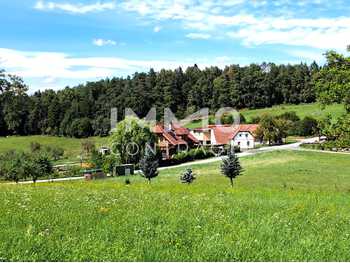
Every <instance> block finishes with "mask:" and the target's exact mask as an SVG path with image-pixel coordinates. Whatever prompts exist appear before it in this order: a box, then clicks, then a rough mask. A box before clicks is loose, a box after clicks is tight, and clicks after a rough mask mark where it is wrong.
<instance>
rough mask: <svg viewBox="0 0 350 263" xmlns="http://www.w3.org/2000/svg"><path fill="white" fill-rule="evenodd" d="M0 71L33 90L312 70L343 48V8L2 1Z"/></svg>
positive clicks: (206, 0) (342, 2)
mask: <svg viewBox="0 0 350 263" xmlns="http://www.w3.org/2000/svg"><path fill="white" fill-rule="evenodd" d="M0 22H1V25H2V26H1V31H0V68H4V69H6V71H7V72H10V73H15V74H18V75H20V76H22V77H23V78H24V79H25V81H26V82H27V83H28V84H29V86H30V90H31V91H34V90H37V89H42V90H43V89H47V88H52V89H56V90H57V89H60V88H63V87H65V86H66V85H76V84H79V83H84V82H85V81H87V80H96V79H100V78H104V77H110V76H126V75H127V74H132V73H133V72H135V71H148V70H149V68H151V67H152V68H154V69H155V70H159V69H160V68H176V67H178V66H182V67H186V66H188V65H193V64H194V63H197V64H198V65H199V66H200V67H202V68H203V67H206V66H210V65H217V66H220V67H222V66H224V65H228V64H233V63H234V64H238V63H239V64H242V65H246V64H249V63H261V62H263V61H271V62H275V63H299V62H301V61H303V62H308V63H310V62H312V61H313V60H316V61H317V62H319V63H323V62H324V60H323V57H322V53H324V52H325V51H326V50H329V49H334V50H337V51H339V52H345V49H346V45H347V44H349V43H350V5H349V0H332V1H330V0H274V1H267V0H201V1H199V0H143V1H139V0H123V1H122V0H99V1H98V0H78V1H75V0H25V1H24V0H1V2H0Z"/></svg>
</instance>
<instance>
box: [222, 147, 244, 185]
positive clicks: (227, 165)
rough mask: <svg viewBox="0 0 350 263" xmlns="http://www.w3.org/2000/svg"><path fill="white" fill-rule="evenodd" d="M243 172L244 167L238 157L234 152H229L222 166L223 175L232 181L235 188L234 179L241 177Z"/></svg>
mask: <svg viewBox="0 0 350 263" xmlns="http://www.w3.org/2000/svg"><path fill="white" fill-rule="evenodd" d="M241 172H242V167H241V164H240V162H239V159H238V157H237V155H236V154H235V153H234V151H233V150H232V151H229V153H228V156H227V157H224V158H223V160H222V164H221V173H222V174H223V175H224V176H226V177H227V178H229V179H230V181H231V186H232V187H233V179H235V178H236V177H237V176H239V175H240V174H241Z"/></svg>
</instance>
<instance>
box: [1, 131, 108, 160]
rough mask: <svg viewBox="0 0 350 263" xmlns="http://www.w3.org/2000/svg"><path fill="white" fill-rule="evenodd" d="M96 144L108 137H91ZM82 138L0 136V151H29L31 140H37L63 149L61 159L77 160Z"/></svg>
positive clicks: (98, 144) (101, 143)
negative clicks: (63, 157)
mask: <svg viewBox="0 0 350 263" xmlns="http://www.w3.org/2000/svg"><path fill="white" fill-rule="evenodd" d="M90 139H91V140H93V141H95V143H96V145H97V146H102V145H106V144H108V138H107V137H104V138H101V137H92V138H90ZM82 141H83V139H75V138H68V137H54V136H39V135H38V136H10V137H7V138H6V137H0V153H4V152H6V151H9V150H18V151H29V150H30V143H31V142H38V143H40V144H42V145H44V146H47V145H49V146H57V147H61V148H63V149H64V152H65V153H64V155H65V159H64V160H63V161H65V162H66V161H73V162H76V161H78V160H79V157H78V156H79V155H80V153H81V142H82Z"/></svg>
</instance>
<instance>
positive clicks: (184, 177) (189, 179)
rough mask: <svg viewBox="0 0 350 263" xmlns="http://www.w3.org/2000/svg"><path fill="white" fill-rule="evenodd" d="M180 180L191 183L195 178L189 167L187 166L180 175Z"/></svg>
mask: <svg viewBox="0 0 350 263" xmlns="http://www.w3.org/2000/svg"><path fill="white" fill-rule="evenodd" d="M180 180H181V182H182V183H184V184H191V183H192V182H193V181H194V180H196V177H195V175H194V174H193V172H192V169H191V168H188V169H187V170H186V171H185V172H184V173H183V174H182V176H181V177H180Z"/></svg>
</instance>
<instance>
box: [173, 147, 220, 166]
mask: <svg viewBox="0 0 350 263" xmlns="http://www.w3.org/2000/svg"><path fill="white" fill-rule="evenodd" d="M214 156H215V154H214V152H213V151H212V150H211V149H210V148H205V147H199V148H196V149H191V150H189V151H182V152H178V153H176V154H174V155H173V156H172V162H173V163H175V164H179V163H184V162H189V161H195V160H201V159H207V158H210V157H214Z"/></svg>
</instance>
